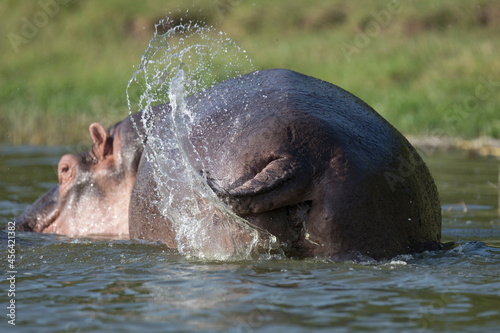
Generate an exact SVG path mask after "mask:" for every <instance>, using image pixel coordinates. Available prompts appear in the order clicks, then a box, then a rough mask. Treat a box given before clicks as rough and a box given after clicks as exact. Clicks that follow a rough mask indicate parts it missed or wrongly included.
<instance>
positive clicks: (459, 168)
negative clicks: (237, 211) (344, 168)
mask: <svg viewBox="0 0 500 333" xmlns="http://www.w3.org/2000/svg"><path fill="white" fill-rule="evenodd" d="M68 152H73V148H72V147H55V148H49V147H8V146H0V225H1V226H5V225H7V222H8V221H9V220H10V219H12V218H13V217H15V216H17V215H18V214H20V213H21V212H22V211H23V209H24V208H25V207H26V206H27V205H28V204H30V203H32V202H33V201H34V200H35V199H36V198H37V197H38V196H40V195H41V194H43V193H44V192H45V191H47V190H48V189H49V188H51V187H52V186H53V185H54V183H55V182H56V181H57V175H56V166H57V162H58V160H59V158H60V156H61V155H62V154H65V153H68ZM425 160H426V162H427V164H428V165H429V167H430V169H431V171H432V172H433V174H434V177H435V179H436V182H437V185H438V188H439V191H440V195H441V203H442V207H443V241H444V242H445V243H447V244H446V249H445V250H443V251H439V252H435V253H423V254H415V255H406V256H401V257H397V258H394V259H392V260H388V261H383V262H365V263H353V262H346V263H333V262H330V261H328V260H318V259H315V260H314V259H310V260H289V259H272V260H266V261H256V260H254V261H252V260H247V261H236V262H235V261H232V262H227V261H226V262H224V261H202V260H197V259H193V258H191V259H190V258H187V257H185V256H183V255H181V254H179V253H178V252H176V251H172V250H169V249H167V248H166V247H165V246H164V245H162V244H157V243H145V242H138V241H131V240H114V241H108V240H100V239H69V238H66V237H62V236H55V235H41V234H31V233H21V232H17V233H16V247H15V251H16V252H15V262H14V263H13V264H14V270H15V271H16V273H15V274H13V275H15V283H14V284H11V282H13V281H9V280H7V278H9V277H10V276H11V275H12V274H10V273H9V274H7V271H10V270H12V269H11V268H12V267H11V268H9V266H8V264H9V263H8V244H7V234H6V233H5V232H1V233H0V238H1V243H0V245H1V250H0V258H2V259H1V261H2V264H1V266H0V267H1V268H2V273H3V278H2V280H1V282H0V304H1V306H0V308H1V309H2V310H1V311H0V312H1V317H0V331H1V332H104V331H110V332H287V333H291V332H368V331H369V332H373V331H380V332H498V327H500V218H499V211H498V190H497V184H498V165H499V162H498V160H495V159H488V158H474V159H467V158H465V157H464V155H463V154H462V153H459V152H456V153H453V152H451V153H446V154H432V155H425ZM12 287H14V289H15V291H14V293H15V296H14V295H12V294H11V295H10V296H9V289H11V290H12ZM11 292H12V291H11ZM11 300H15V303H14V304H15V324H16V325H15V327H14V326H12V325H10V324H9V322H8V321H9V320H11V319H10V318H9V317H8V316H7V314H8V313H10V312H12V311H11V310H9V309H7V306H9V304H11V303H10V302H11Z"/></svg>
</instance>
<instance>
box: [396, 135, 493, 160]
mask: <svg viewBox="0 0 500 333" xmlns="http://www.w3.org/2000/svg"><path fill="white" fill-rule="evenodd" d="M405 137H406V139H408V141H409V142H410V143H411V144H412V145H413V146H414V147H415V148H419V149H423V150H426V151H430V152H431V153H432V152H436V151H440V152H446V151H450V150H460V151H464V152H465V154H466V157H478V156H480V157H496V158H500V139H495V138H491V137H478V138H475V139H462V138H459V137H457V138H451V137H437V136H418V135H405Z"/></svg>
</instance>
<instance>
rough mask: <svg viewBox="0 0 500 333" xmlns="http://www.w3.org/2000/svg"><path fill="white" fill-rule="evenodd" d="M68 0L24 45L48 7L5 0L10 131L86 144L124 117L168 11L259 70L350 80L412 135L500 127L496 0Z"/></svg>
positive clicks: (26, 139) (1, 29)
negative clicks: (91, 134) (99, 127)
mask: <svg viewBox="0 0 500 333" xmlns="http://www.w3.org/2000/svg"><path fill="white" fill-rule="evenodd" d="M41 1H42V2H41V3H48V2H50V0H41ZM61 2H62V3H63V4H61V5H60V6H59V7H58V12H57V13H55V14H54V15H53V16H50V15H48V14H47V15H46V17H47V21H46V22H45V24H43V26H41V27H39V28H38V31H37V32H36V33H33V34H32V35H33V36H29V38H26V39H25V41H26V43H22V44H20V45H18V46H17V51H16V50H14V48H13V47H12V44H11V42H10V40H9V36H10V37H12V36H13V34H16V35H17V36H21V37H23V30H22V29H23V25H25V22H26V20H25V19H27V20H28V21H30V22H33V20H34V19H35V18H36V17H41V16H40V12H41V11H43V8H42V7H41V6H40V2H27V1H23V2H21V1H17V0H7V1H2V2H0V13H2V19H1V20H0V36H2V38H1V39H0V57H1V58H0V59H1V61H2V64H1V66H0V87H1V89H0V142H4V143H9V144H62V143H65V144H66V143H78V142H79V141H80V140H85V139H87V134H86V131H87V127H88V125H89V124H90V123H91V122H94V121H100V122H101V123H103V125H105V126H110V125H112V124H113V123H114V122H116V121H119V120H121V119H122V118H124V117H125V116H126V115H127V114H128V109H127V103H126V95H125V90H126V86H127V82H128V80H129V79H130V78H131V77H132V75H133V73H134V71H135V70H136V68H137V65H138V64H139V62H140V60H141V56H142V54H143V53H144V51H145V49H146V47H147V45H148V42H149V40H150V38H151V37H152V36H153V26H154V23H156V22H158V20H159V19H161V18H163V17H165V16H166V15H167V13H168V12H172V13H173V14H169V16H170V17H173V18H174V20H176V21H177V20H178V19H179V17H180V16H181V15H184V16H187V17H188V18H192V19H203V20H205V21H206V22H207V23H208V24H214V25H217V26H218V28H220V29H221V30H222V31H224V32H226V33H227V34H228V35H229V36H230V37H231V38H232V39H233V40H235V41H236V42H237V43H238V44H239V45H241V46H242V47H243V48H244V49H246V50H247V52H248V54H249V55H250V58H251V59H252V60H253V62H254V65H255V67H256V69H261V68H274V67H282V68H290V69H293V70H296V71H299V72H302V73H304V74H308V75H312V76H316V77H318V78H321V79H324V80H326V81H329V82H332V83H334V84H337V85H338V86H340V87H342V88H344V89H346V90H349V91H350V92H352V93H354V94H355V95H357V96H358V97H360V98H361V99H363V100H364V101H365V102H367V103H368V104H370V105H371V106H373V107H374V108H375V109H376V110H377V111H378V112H379V113H381V114H382V115H383V116H384V117H385V118H386V119H387V120H389V121H390V122H391V123H392V124H393V125H394V126H395V127H396V128H398V129H399V130H400V131H402V132H403V133H405V134H411V135H438V136H449V137H457V136H459V137H463V138H474V137H478V136H492V137H497V138H498V137H500V110H499V105H500V61H498V55H499V54H500V43H498V36H499V33H500V4H499V3H498V1H496V0H460V1H458V0H453V1H452V0H443V1H439V2H436V1H433V0H420V1H411V0H400V1H392V0H386V1H372V0H360V1H356V2H345V1H320V0H317V1H299V0H254V1H247V0H214V1H201V0H200V1H192V2H188V1H180V0H176V1H165V0H163V1H160V0H155V1H127V2H124V1H118V0H114V1H109V0H108V1H97V0H88V1H70V0H65V1H61ZM391 4H398V5H399V7H398V10H397V11H396V12H392V13H391V12H390V11H389V10H390V6H391ZM187 8H189V11H188V12H187V14H185V9H187ZM200 8H201V11H200ZM178 9H180V10H178ZM382 12H383V13H389V15H385V16H383V15H382V18H381V19H383V20H382V21H380V22H381V23H379V21H377V15H374V14H373V13H379V14H378V15H380V13H382ZM49 14H50V13H49ZM37 15H38V16H37ZM379 20H380V19H379ZM42 23H43V22H42ZM23 38H24V37H23ZM343 49H344V50H343ZM346 49H347V50H351V51H352V50H353V51H354V52H353V53H352V54H350V55H349V56H346V52H345V50H346ZM484 80H486V81H488V80H490V81H492V82H493V83H492V84H490V86H489V87H488V88H487V89H486V88H485V87H484V83H483V82H484ZM488 89H489V90H488Z"/></svg>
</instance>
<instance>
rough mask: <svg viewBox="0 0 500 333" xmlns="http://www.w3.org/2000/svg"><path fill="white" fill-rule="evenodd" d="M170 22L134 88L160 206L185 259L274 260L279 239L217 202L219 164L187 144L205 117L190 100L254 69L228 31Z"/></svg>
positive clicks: (131, 95)
mask: <svg viewBox="0 0 500 333" xmlns="http://www.w3.org/2000/svg"><path fill="white" fill-rule="evenodd" d="M181 22H182V21H181ZM165 23H167V24H165ZM168 23H169V21H168V19H167V21H166V22H160V23H159V24H158V25H157V26H156V32H155V34H154V36H153V38H152V39H151V41H150V43H149V46H148V48H147V49H146V51H145V53H144V55H143V56H142V59H141V63H140V64H139V66H138V69H137V71H136V72H135V73H134V75H133V77H132V79H131V80H130V81H129V84H128V86H127V100H128V106H129V111H130V113H131V114H132V113H135V112H138V111H141V112H142V115H141V120H140V121H141V123H140V124H136V128H137V126H138V125H140V127H141V128H143V130H144V136H145V137H147V146H145V149H144V154H146V158H147V160H148V162H149V163H150V164H151V166H152V168H153V175H151V176H152V177H153V178H154V180H155V182H156V184H157V192H158V197H159V198H160V200H159V202H157V203H156V205H157V206H158V209H159V211H160V212H161V213H162V214H163V215H164V216H165V217H166V218H168V219H169V220H170V221H171V222H172V224H173V226H174V228H175V232H176V241H177V247H178V250H179V251H180V252H181V253H183V254H186V255H193V256H197V257H200V258H209V259H245V258H249V257H250V256H254V255H255V254H263V253H264V254H269V253H270V251H271V250H273V249H275V248H276V238H275V237H274V236H272V235H271V234H269V233H267V232H265V231H263V230H257V229H256V228H255V227H253V226H251V225H250V224H249V223H248V222H247V221H246V220H244V219H242V218H240V217H238V216H237V215H236V214H234V213H233V212H232V210H231V209H230V208H229V207H228V206H227V205H225V204H224V203H223V202H222V201H221V200H220V199H219V198H218V197H217V195H216V194H215V193H214V192H213V190H212V189H211V188H210V186H209V185H208V183H207V179H206V173H205V172H204V170H206V168H205V166H206V165H208V164H209V163H211V161H210V160H208V158H207V157H205V158H202V157H201V156H200V155H199V153H198V152H197V150H196V148H195V147H194V145H193V144H192V143H191V142H190V140H188V139H186V138H187V137H188V136H189V134H190V132H191V130H192V127H193V125H194V124H197V123H198V122H199V121H200V117H201V115H199V114H196V113H193V112H192V111H191V110H190V109H189V108H188V106H187V104H186V98H187V97H188V96H190V95H192V94H194V93H196V92H198V91H203V90H204V89H205V88H208V87H210V86H213V85H214V84H216V83H218V82H220V81H222V80H225V79H228V78H231V77H234V76H236V75H239V74H244V73H247V72H250V71H252V70H253V65H252V63H251V61H250V59H249V58H248V56H247V54H246V53H245V52H244V51H243V50H242V49H241V48H239V47H238V46H237V45H236V44H235V43H234V42H233V41H232V40H231V39H230V38H227V36H226V35H225V34H224V33H223V32H222V31H217V30H216V29H214V28H213V27H210V26H204V25H201V24H199V23H196V22H192V21H190V22H187V23H186V22H184V23H181V24H180V25H177V26H175V27H172V28H170V29H168V30H167V31H166V32H165V33H162V34H160V33H159V32H158V26H159V25H160V24H164V25H165V26H168ZM142 139H143V140H142V141H143V142H145V141H146V140H144V139H145V138H144V137H143V138H142ZM195 165H196V167H195ZM200 168H201V172H200Z"/></svg>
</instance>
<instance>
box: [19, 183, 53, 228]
mask: <svg viewBox="0 0 500 333" xmlns="http://www.w3.org/2000/svg"><path fill="white" fill-rule="evenodd" d="M58 193H59V185H57V186H55V187H53V188H52V189H51V190H50V191H48V192H47V193H45V194H44V195H43V196H42V197H40V198H39V199H38V200H37V201H35V203H33V204H32V205H31V206H29V207H28V208H27V209H26V210H25V211H24V212H23V213H22V214H21V215H19V217H17V218H16V219H15V222H16V230H20V231H34V232H43V230H44V229H45V228H47V227H48V226H49V225H50V224H52V223H53V222H54V221H55V220H56V218H57V217H58V215H59V205H58Z"/></svg>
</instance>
